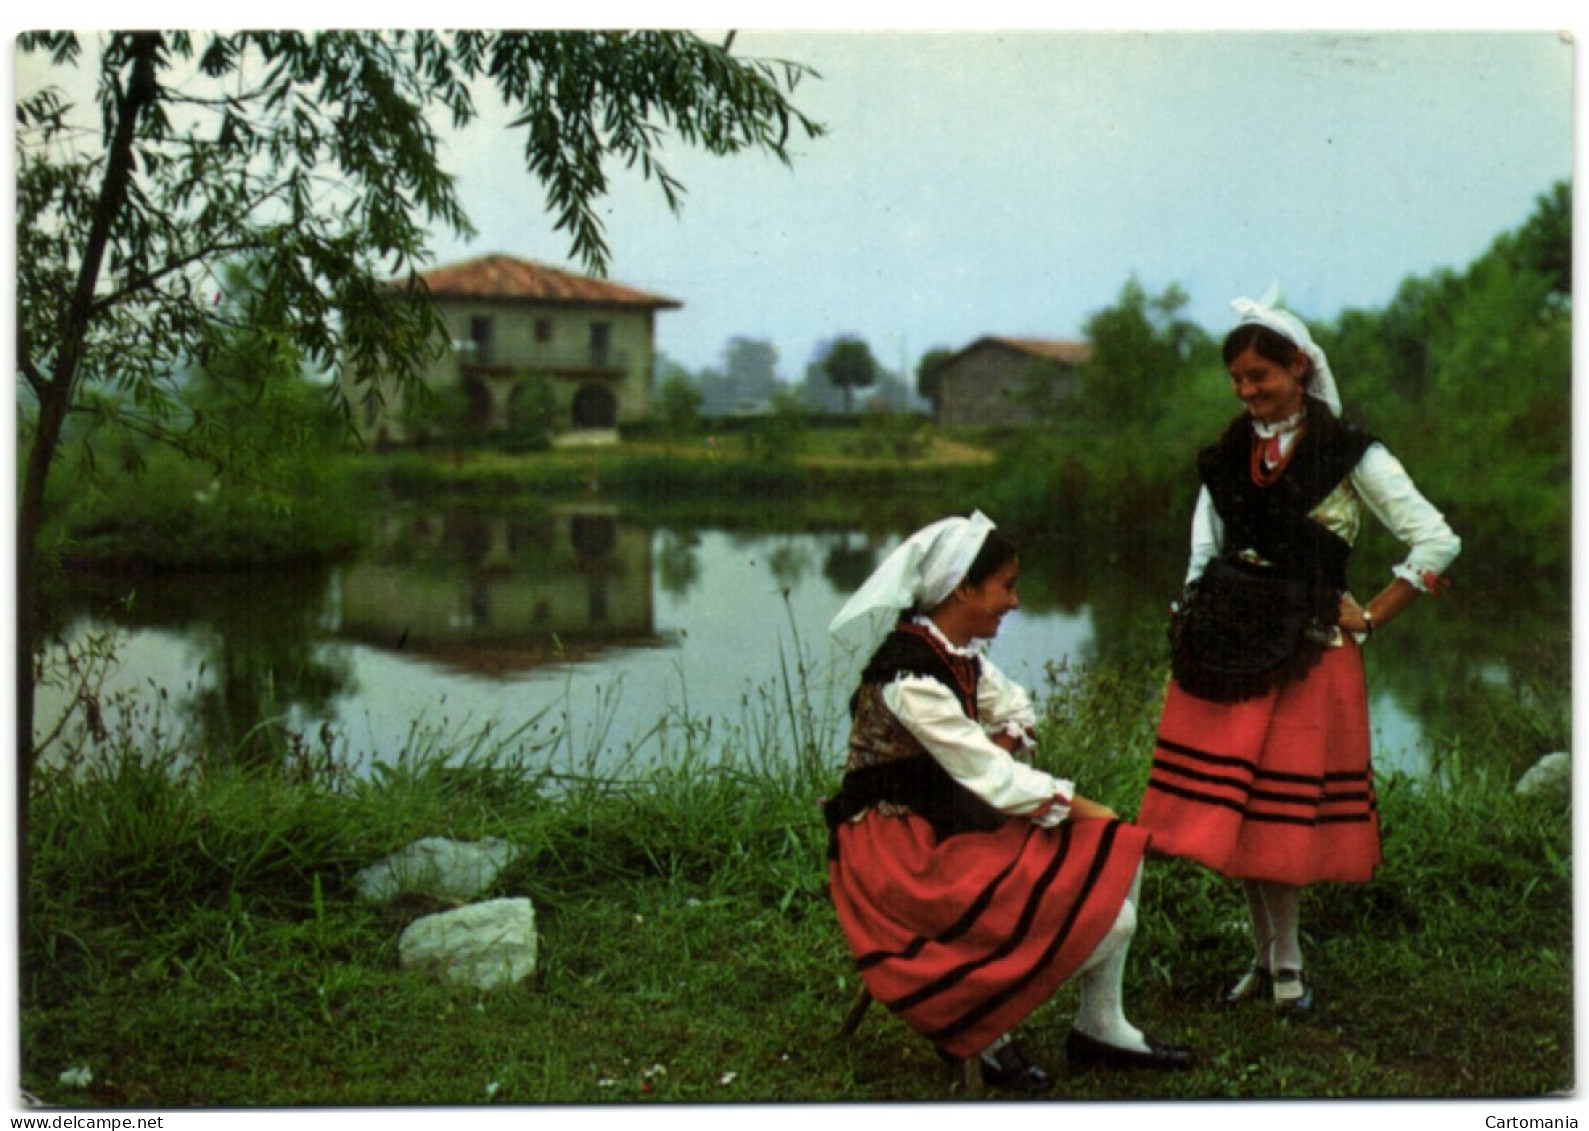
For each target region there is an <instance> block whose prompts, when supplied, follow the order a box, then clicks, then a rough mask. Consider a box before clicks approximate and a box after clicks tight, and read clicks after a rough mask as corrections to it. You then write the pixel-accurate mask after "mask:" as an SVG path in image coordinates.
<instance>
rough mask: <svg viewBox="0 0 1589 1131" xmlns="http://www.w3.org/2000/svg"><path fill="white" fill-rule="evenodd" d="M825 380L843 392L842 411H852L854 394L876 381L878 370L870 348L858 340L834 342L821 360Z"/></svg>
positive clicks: (848, 339)
mask: <svg viewBox="0 0 1589 1131" xmlns="http://www.w3.org/2000/svg"><path fill="white" fill-rule="evenodd" d="M822 372H823V374H824V375H825V376H826V377H827V379H828V380H829V381H831V382H833V384H835V385H837V386H838V387H839V388H840V389H843V390H844V411H845V412H846V413H848V412H850V411H852V405H853V398H854V392H855V390H856V389H864V388H867V387H868V386H870V385H872V384H873V383H874V382H876V380H877V376H878V372H879V368H878V364H877V359H876V358H875V357H873V356H872V350H871V347H870V346H868V345H867V344H866V343H865V342H864V341H862V340H861V339H860V338H853V337H844V338H840V339H839V340H838V341H836V342H834V343H833V345H832V347H831V348H830V349H829V350H828V353H827V356H826V357H825V358H823V360H822Z"/></svg>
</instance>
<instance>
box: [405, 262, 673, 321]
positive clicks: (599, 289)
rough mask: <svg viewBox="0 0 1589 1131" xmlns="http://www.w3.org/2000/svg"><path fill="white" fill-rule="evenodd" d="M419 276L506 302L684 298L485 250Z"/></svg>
mask: <svg viewBox="0 0 1589 1131" xmlns="http://www.w3.org/2000/svg"><path fill="white" fill-rule="evenodd" d="M420 278H422V279H424V281H425V284H426V285H427V286H428V287H430V293H431V294H432V295H434V296H435V297H436V298H484V299H494V300H499V301H508V302H546V303H563V304H569V305H576V306H578V305H586V304H589V305H599V306H614V305H617V306H649V307H652V308H654V309H662V310H671V309H676V308H678V307H680V306H683V305H684V304H683V303H681V302H679V301H678V300H677V299H671V298H667V297H665V296H663V295H654V294H648V293H646V292H645V291H637V290H635V289H634V288H633V287H626V286H624V285H623V284H621V283H614V282H611V281H609V280H607V279H593V278H590V277H589V276H586V275H575V274H573V273H572V272H569V271H560V270H558V269H557V268H556V267H548V266H546V265H545V264H543V263H536V262H534V261H532V260H529V259H518V258H515V257H514V256H511V255H482V256H480V257H478V258H476V259H466V260H464V261H463V262H462V263H449V264H447V265H445V266H442V267H437V268H434V269H432V270H430V271H426V272H423V273H422V274H421V275H420Z"/></svg>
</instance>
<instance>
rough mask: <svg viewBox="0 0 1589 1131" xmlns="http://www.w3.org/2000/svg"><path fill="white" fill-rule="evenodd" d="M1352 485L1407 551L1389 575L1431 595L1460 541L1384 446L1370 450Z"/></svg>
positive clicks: (1376, 446)
mask: <svg viewBox="0 0 1589 1131" xmlns="http://www.w3.org/2000/svg"><path fill="white" fill-rule="evenodd" d="M1351 479H1352V487H1353V488H1354V489H1355V490H1356V491H1357V493H1358V495H1359V496H1360V497H1361V498H1362V500H1363V503H1364V505H1365V506H1367V507H1368V509H1369V511H1371V512H1372V513H1373V515H1374V517H1375V518H1377V519H1379V521H1380V522H1381V523H1383V524H1384V526H1385V529H1387V530H1389V531H1390V532H1391V533H1392V534H1393V535H1395V536H1396V539H1397V540H1398V541H1400V542H1401V543H1402V544H1403V545H1404V546H1406V547H1407V548H1408V552H1407V557H1406V559H1405V560H1404V561H1403V562H1401V564H1399V565H1397V566H1396V567H1395V568H1394V570H1393V572H1394V573H1395V574H1396V576H1397V577H1401V578H1405V579H1406V580H1407V581H1409V582H1411V583H1412V584H1413V585H1415V586H1417V587H1418V588H1419V589H1421V590H1423V591H1424V592H1425V593H1428V592H1430V591H1431V590H1432V589H1433V588H1434V587H1435V586H1436V585H1437V584H1438V582H1439V579H1440V575H1441V574H1443V573H1445V571H1446V570H1447V569H1448V568H1449V567H1450V565H1451V563H1452V562H1454V561H1455V560H1456V558H1457V555H1458V554H1460V553H1461V552H1462V539H1461V538H1459V537H1457V535H1456V534H1455V533H1454V532H1453V531H1452V529H1451V527H1450V526H1449V525H1448V524H1447V523H1446V520H1445V516H1444V515H1442V514H1441V513H1440V512H1439V511H1438V510H1436V509H1435V508H1434V506H1433V505H1432V504H1431V503H1430V502H1429V500H1428V499H1426V498H1424V497H1423V495H1422V494H1420V493H1419V491H1418V488H1417V487H1415V486H1414V485H1413V481H1412V477H1411V476H1409V475H1408V474H1407V470H1406V469H1405V468H1404V467H1402V465H1401V461H1400V460H1398V459H1397V458H1396V457H1395V456H1393V455H1391V454H1390V451H1389V450H1388V449H1387V448H1386V447H1385V446H1384V445H1383V444H1370V445H1369V447H1368V450H1367V451H1366V452H1364V453H1363V458H1362V459H1361V460H1359V461H1358V464H1357V467H1356V468H1354V469H1353V470H1352V476H1351Z"/></svg>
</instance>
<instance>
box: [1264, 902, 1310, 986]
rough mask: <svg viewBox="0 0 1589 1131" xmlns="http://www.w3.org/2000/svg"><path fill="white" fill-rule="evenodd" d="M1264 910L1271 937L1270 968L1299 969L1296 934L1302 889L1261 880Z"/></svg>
mask: <svg viewBox="0 0 1589 1131" xmlns="http://www.w3.org/2000/svg"><path fill="white" fill-rule="evenodd" d="M1260 886H1261V887H1262V889H1263V891H1262V894H1263V905H1264V910H1265V912H1266V913H1267V914H1268V916H1269V930H1270V933H1271V936H1272V938H1273V941H1274V954H1273V956H1272V958H1271V961H1272V962H1273V964H1274V965H1273V967H1272V969H1273V970H1275V971H1276V972H1279V971H1281V970H1300V969H1302V941H1301V939H1300V938H1299V937H1298V934H1299V931H1300V928H1301V921H1302V889H1301V888H1297V887H1292V886H1291V885H1290V884H1270V883H1266V884H1262V885H1260Z"/></svg>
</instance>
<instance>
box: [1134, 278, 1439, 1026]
mask: <svg viewBox="0 0 1589 1131" xmlns="http://www.w3.org/2000/svg"><path fill="white" fill-rule="evenodd" d="M1232 305H1233V306H1235V308H1236V310H1237V312H1238V314H1239V315H1240V321H1239V322H1238V324H1237V326H1236V328H1235V329H1234V330H1232V331H1231V333H1230V334H1229V335H1228V336H1227V337H1226V339H1225V345H1224V360H1225V365H1226V367H1227V368H1228V369H1229V371H1230V377H1231V381H1232V385H1233V389H1234V392H1235V394H1236V396H1237V397H1239V398H1240V399H1241V401H1242V403H1243V404H1244V405H1245V406H1246V412H1245V413H1244V414H1242V415H1241V416H1239V417H1237V419H1236V420H1235V421H1234V422H1233V423H1232V424H1231V425H1230V427H1229V428H1227V429H1226V431H1225V433H1224V435H1223V436H1221V437H1220V439H1219V440H1217V441H1216V442H1215V443H1214V444H1212V445H1210V446H1209V447H1207V448H1205V449H1203V451H1202V452H1201V453H1200V454H1199V456H1198V461H1197V467H1198V473H1199V475H1200V477H1201V480H1202V490H1201V492H1200V493H1199V495H1198V499H1197V507H1196V511H1195V512H1194V514H1193V517H1192V553H1191V563H1190V566H1189V568H1188V570H1187V574H1186V591H1185V594H1184V596H1183V598H1182V600H1181V602H1180V603H1179V604H1178V605H1177V607H1176V611H1175V615H1174V626H1173V638H1174V644H1173V648H1172V667H1173V672H1174V680H1173V681H1172V683H1171V685H1170V688H1169V692H1168V695H1167V697H1166V700H1165V704H1164V713H1163V718H1162V721H1161V723H1160V729H1159V735H1158V742H1157V746H1156V748H1155V751H1154V757H1153V767H1152V772H1151V774H1150V776H1149V780H1148V788H1147V792H1146V794H1145V796H1144V798H1143V801H1142V808H1141V812H1140V815H1139V817H1138V823H1139V824H1140V825H1141V826H1142V827H1143V828H1145V829H1147V830H1148V831H1149V832H1150V833H1151V834H1152V836H1153V847H1154V848H1155V849H1157V850H1159V851H1162V852H1165V853H1168V854H1170V855H1174V856H1182V857H1186V858H1188V859H1191V860H1196V861H1197V862H1199V863H1201V864H1203V865H1205V866H1207V867H1209V868H1211V869H1213V870H1214V871H1216V872H1219V873H1220V874H1221V875H1224V876H1228V877H1230V878H1231V879H1236V880H1240V881H1242V886H1243V890H1244V892H1245V895H1246V901H1247V910H1248V914H1249V916H1250V918H1251V921H1252V931H1253V943H1254V948H1255V953H1254V957H1253V960H1252V963H1251V965H1250V966H1249V967H1248V968H1247V970H1246V971H1245V972H1244V973H1243V974H1242V975H1241V976H1240V977H1239V978H1238V979H1237V981H1236V982H1235V984H1234V985H1233V986H1232V987H1231V988H1230V990H1229V991H1228V992H1227V993H1226V995H1225V1000H1226V1001H1227V1002H1229V1003H1234V1002H1236V1001H1239V1000H1241V999H1243V998H1246V997H1249V996H1252V995H1255V994H1260V993H1269V994H1272V996H1273V1000H1274V1003H1275V1006H1276V1008H1277V1009H1278V1010H1279V1011H1280V1012H1282V1013H1283V1014H1288V1015H1289V1014H1305V1013H1307V1012H1308V1011H1309V1010H1310V1009H1312V1007H1313V1004H1314V991H1313V986H1312V984H1311V983H1310V982H1309V980H1308V978H1307V976H1306V974H1305V973H1304V970H1305V966H1304V962H1303V955H1302V948H1301V943H1300V940H1299V937H1298V934H1299V920H1300V904H1301V893H1302V889H1303V888H1305V887H1307V886H1309V885H1311V884H1316V883H1321V882H1329V881H1334V882H1346V883H1361V882H1365V881H1367V880H1369V879H1370V878H1371V877H1372V876H1373V872H1374V868H1375V867H1376V866H1377V865H1378V864H1379V863H1380V859H1381V856H1380V841H1379V813H1378V807H1377V801H1376V797H1375V793H1374V778H1373V766H1372V762H1371V758H1370V735H1369V725H1368V698H1367V692H1366V689H1365V685H1364V680H1363V660H1362V653H1361V651H1360V647H1361V645H1363V644H1364V643H1366V642H1367V641H1368V640H1370V639H1371V638H1372V637H1373V635H1374V634H1375V633H1378V632H1384V631H1386V629H1387V627H1388V626H1389V624H1390V623H1391V622H1392V621H1393V620H1395V619H1396V617H1397V616H1399V615H1400V614H1401V613H1402V612H1403V611H1404V610H1405V609H1406V608H1407V607H1408V606H1409V605H1411V604H1412V603H1413V601H1415V600H1416V599H1417V598H1418V596H1419V595H1420V594H1422V593H1429V592H1432V591H1433V590H1435V589H1436V588H1437V587H1438V586H1439V584H1440V583H1441V575H1442V574H1443V573H1444V572H1445V570H1446V568H1447V567H1448V566H1449V565H1450V564H1451V562H1452V561H1453V560H1454V559H1455V558H1456V556H1457V554H1458V552H1459V551H1460V550H1461V545H1462V544H1461V541H1460V540H1459V539H1458V538H1457V536H1456V535H1455V534H1453V533H1452V532H1451V528H1450V527H1449V526H1448V525H1447V524H1446V521H1445V519H1444V518H1443V517H1442V516H1441V514H1440V513H1439V512H1438V511H1437V510H1435V508H1434V507H1433V506H1431V505H1430V504H1429V502H1428V501H1427V500H1426V499H1425V498H1424V497H1423V496H1422V495H1421V494H1419V492H1418V490H1417V488H1416V487H1414V486H1413V483H1412V480H1411V479H1409V478H1408V476H1407V473H1406V471H1405V470H1403V468H1402V465H1401V464H1400V463H1399V462H1398V461H1397V460H1396V458H1395V457H1394V456H1393V455H1391V454H1390V452H1389V451H1388V450H1387V449H1386V448H1385V446H1384V445H1383V444H1382V443H1380V442H1379V441H1378V440H1376V439H1375V438H1374V437H1372V436H1370V435H1368V434H1367V433H1365V432H1363V431H1361V430H1360V429H1358V428H1356V427H1354V426H1352V425H1350V424H1348V423H1346V422H1344V421H1342V420H1341V419H1340V412H1341V401H1340V396H1339V393H1338V392H1337V390H1336V384H1335V379H1334V376H1333V375H1332V374H1331V372H1330V367H1329V363H1328V361H1327V360H1326V358H1325V356H1324V351H1323V350H1321V349H1320V348H1319V347H1318V346H1317V345H1315V344H1314V342H1313V339H1312V337H1311V336H1310V335H1309V333H1308V329H1307V327H1306V326H1305V325H1303V323H1302V322H1301V321H1300V320H1299V319H1298V318H1296V317H1295V316H1294V315H1292V314H1290V313H1288V312H1286V311H1282V310H1278V309H1275V307H1274V306H1273V296H1272V295H1271V296H1266V298H1265V299H1264V300H1262V301H1260V302H1253V301H1252V300H1250V299H1238V300H1236V302H1235V303H1233V304H1232ZM1365 509H1366V510H1367V511H1368V512H1369V513H1370V514H1371V515H1373V517H1374V518H1375V519H1377V520H1378V521H1379V522H1381V523H1383V524H1384V525H1385V527H1386V528H1387V529H1389V530H1390V532H1391V533H1392V534H1394V535H1395V536H1396V537H1397V539H1398V540H1400V541H1401V542H1402V543H1403V544H1404V545H1405V546H1407V547H1408V553H1407V557H1406V559H1405V560H1404V561H1403V562H1402V563H1401V564H1399V565H1397V566H1396V567H1395V569H1394V570H1393V571H1392V573H1393V576H1392V578H1391V580H1390V581H1389V583H1388V584H1387V585H1385V586H1384V587H1383V588H1382V589H1380V590H1379V591H1378V592H1377V593H1375V594H1374V595H1373V597H1372V598H1370V599H1369V600H1367V601H1364V602H1360V601H1359V600H1358V599H1357V598H1356V597H1354V596H1353V595H1352V593H1351V592H1350V591H1349V590H1348V587H1347V582H1346V563H1347V557H1348V555H1349V554H1350V551H1351V547H1352V543H1353V542H1354V541H1355V539H1356V537H1357V534H1358V529H1359V526H1360V523H1361V519H1362V512H1363V511H1364V510H1365Z"/></svg>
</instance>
